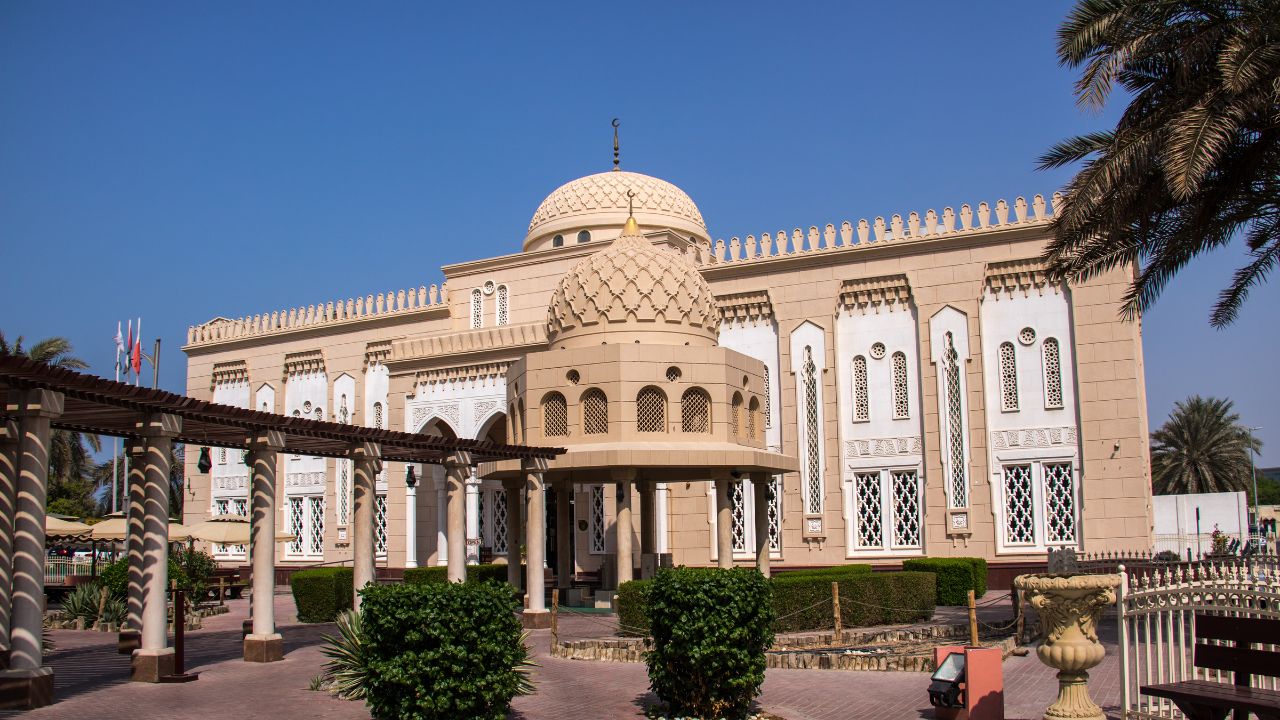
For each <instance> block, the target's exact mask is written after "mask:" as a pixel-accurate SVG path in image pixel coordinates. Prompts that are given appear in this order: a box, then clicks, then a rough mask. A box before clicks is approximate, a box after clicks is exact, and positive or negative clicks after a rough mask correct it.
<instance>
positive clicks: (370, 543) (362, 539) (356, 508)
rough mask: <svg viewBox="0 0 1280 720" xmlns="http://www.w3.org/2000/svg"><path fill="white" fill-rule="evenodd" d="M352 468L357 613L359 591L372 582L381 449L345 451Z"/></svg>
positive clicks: (362, 445)
mask: <svg viewBox="0 0 1280 720" xmlns="http://www.w3.org/2000/svg"><path fill="white" fill-rule="evenodd" d="M349 452H350V455H351V461H352V464H353V465H354V466H355V482H354V483H353V485H352V487H353V491H354V492H353V496H354V498H355V501H354V503H353V504H352V510H353V512H352V514H353V515H354V516H355V522H354V523H353V525H354V530H353V535H354V537H353V538H352V541H351V548H352V552H353V558H352V562H351V565H352V583H353V584H354V586H355V587H354V590H355V596H354V608H355V609H356V610H359V609H360V604H361V603H360V590H362V589H363V588H364V586H365V585H368V584H369V583H371V582H373V581H374V555H375V553H376V552H377V550H376V547H375V546H376V541H375V539H374V534H375V532H376V529H375V528H374V524H375V523H376V519H375V518H374V512H375V508H374V504H375V503H377V494H378V487H377V482H378V473H379V472H381V471H382V448H381V447H380V446H379V445H378V444H377V443H357V444H355V445H352V446H351V450H350V451H349Z"/></svg>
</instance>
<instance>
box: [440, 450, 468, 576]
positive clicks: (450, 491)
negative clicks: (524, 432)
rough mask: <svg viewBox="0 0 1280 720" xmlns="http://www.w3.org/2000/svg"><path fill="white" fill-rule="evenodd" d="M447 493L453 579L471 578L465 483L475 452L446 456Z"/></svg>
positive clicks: (451, 574)
mask: <svg viewBox="0 0 1280 720" xmlns="http://www.w3.org/2000/svg"><path fill="white" fill-rule="evenodd" d="M442 464H443V465H444V480H445V496H446V502H447V503H448V512H447V517H448V529H447V532H446V535H447V536H448V552H449V562H448V568H449V570H448V576H449V582H463V581H464V580H466V579H467V568H466V563H467V537H466V508H465V503H466V499H465V498H464V497H463V493H464V492H465V490H464V486H465V484H466V481H467V478H468V477H469V476H470V475H471V453H467V452H457V453H454V454H453V455H452V456H450V457H448V458H445V459H444V462H443V463H442Z"/></svg>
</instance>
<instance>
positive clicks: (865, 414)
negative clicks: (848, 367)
mask: <svg viewBox="0 0 1280 720" xmlns="http://www.w3.org/2000/svg"><path fill="white" fill-rule="evenodd" d="M870 419H871V400H870V399H869V397H868V396H867V359H866V358H865V357H863V356H862V355H858V356H857V357H855V358H854V359H853V421H854V422H866V421H868V420H870Z"/></svg>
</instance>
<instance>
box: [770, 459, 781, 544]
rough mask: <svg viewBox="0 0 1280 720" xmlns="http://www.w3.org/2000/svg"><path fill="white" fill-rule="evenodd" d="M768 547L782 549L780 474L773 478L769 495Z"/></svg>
mask: <svg viewBox="0 0 1280 720" xmlns="http://www.w3.org/2000/svg"><path fill="white" fill-rule="evenodd" d="M769 549H770V550H772V551H773V552H781V551H782V476H781V475H777V476H775V477H774V479H773V492H772V493H771V495H770V497H769Z"/></svg>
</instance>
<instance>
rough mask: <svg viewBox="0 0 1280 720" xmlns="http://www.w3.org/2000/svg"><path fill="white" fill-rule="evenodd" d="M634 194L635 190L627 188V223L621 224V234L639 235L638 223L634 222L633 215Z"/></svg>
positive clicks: (634, 217)
mask: <svg viewBox="0 0 1280 720" xmlns="http://www.w3.org/2000/svg"><path fill="white" fill-rule="evenodd" d="M635 196H636V191H635V190H632V189H630V188H628V189H627V223H626V224H625V225H623V226H622V234H623V235H639V234H640V224H639V223H637V222H636V215H635V202H634V201H635Z"/></svg>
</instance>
